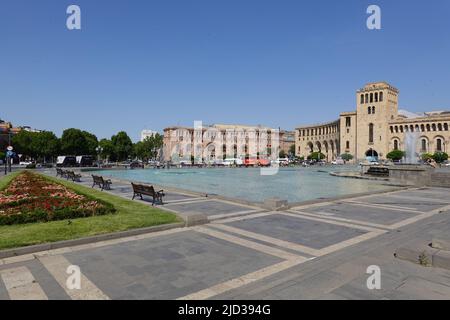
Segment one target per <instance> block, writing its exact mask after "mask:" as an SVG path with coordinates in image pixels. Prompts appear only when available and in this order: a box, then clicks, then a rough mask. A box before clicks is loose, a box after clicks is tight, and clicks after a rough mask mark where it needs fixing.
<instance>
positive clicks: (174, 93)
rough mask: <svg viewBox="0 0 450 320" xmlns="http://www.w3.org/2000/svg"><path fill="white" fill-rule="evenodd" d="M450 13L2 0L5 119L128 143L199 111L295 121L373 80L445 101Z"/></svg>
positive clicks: (410, 5) (325, 4) (404, 99)
mask: <svg viewBox="0 0 450 320" xmlns="http://www.w3.org/2000/svg"><path fill="white" fill-rule="evenodd" d="M70 4H77V5H79V6H80V7H81V10H82V30H81V31H69V30H67V29H66V18H67V14H66V8H67V6H68V5H70ZM370 4H377V5H379V6H380V7H381V9H382V30H379V31H371V30H368V29H367V28H366V19H367V17H368V15H367V14H366V9H367V7H368V6H369V5H370ZM449 17H450V1H448V0H431V1H407V0H396V1H378V0H372V1H365V0H346V1H332V0H327V1H322V0H318V1H299V0H277V1H275V0H270V1H269V0H158V1H157V0H142V1H140V0H130V1H125V0H110V1H106V0H95V1H92V0H71V1H65V0H40V1H32V0H28V1H23V0H14V1H10V0H1V1H0V39H1V42H0V49H1V50H0V118H2V119H5V120H9V121H12V122H13V123H14V124H15V125H30V126H32V127H36V128H40V129H46V130H52V131H54V132H55V133H56V134H58V135H59V134H61V132H62V130H63V129H65V128H68V127H79V128H82V129H85V130H88V131H91V132H93V133H95V134H96V135H97V136H98V137H99V138H103V137H110V136H111V135H112V134H114V133H116V132H117V131H119V130H125V131H127V132H128V133H129V134H130V136H131V137H132V138H133V139H134V140H136V139H137V138H138V136H139V132H140V131H141V130H142V129H144V128H149V129H156V130H162V129H163V128H164V127H166V126H170V125H176V124H181V125H193V121H194V120H202V121H203V122H204V123H209V124H212V123H242V124H264V125H269V126H273V127H282V128H285V129H293V128H295V126H297V125H299V124H306V123H315V122H322V121H327V120H333V119H335V118H337V115H338V114H339V112H342V111H350V110H354V109H355V91H356V90H357V89H358V88H360V87H362V86H363V85H364V84H365V83H367V82H371V81H380V80H386V81H389V82H390V83H392V84H393V85H394V86H396V87H397V88H399V89H400V106H401V107H402V108H407V109H408V110H411V111H426V110H441V109H450V59H449V57H450V18H449Z"/></svg>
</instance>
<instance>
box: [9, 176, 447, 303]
mask: <svg viewBox="0 0 450 320" xmlns="http://www.w3.org/2000/svg"><path fill="white" fill-rule="evenodd" d="M82 183H83V184H86V185H89V183H90V180H89V179H88V178H83V182H82ZM110 192H112V193H115V194H117V195H120V196H125V197H129V198H131V196H132V192H131V188H130V186H129V184H127V183H126V182H120V181H113V190H111V191H110ZM449 195H450V190H449V189H443V188H421V189H418V188H415V189H410V190H399V191H394V192H389V193H385V194H374V195H368V196H362V197H355V198H347V199H345V200H336V201H323V202H321V203H315V204H308V205H303V206H298V207H294V208H290V209H289V210H284V211H276V212H272V211H267V210H264V209H262V208H258V207H256V206H251V205H245V204H240V203H237V202H235V203H233V202H231V201H226V200H221V199H211V198H207V197H204V196H201V195H198V194H191V193H189V192H186V193H182V192H172V191H168V192H167V197H166V199H167V204H165V205H164V206H162V208H164V209H168V210H170V211H173V212H177V213H181V212H194V213H204V214H206V215H207V216H208V218H210V223H208V224H204V225H199V226H194V227H187V228H177V229H170V230H165V231H160V232H154V233H148V234H142V235H138V236H132V237H129V238H121V239H114V240H107V241H103V242H96V243H92V244H85V245H79V246H74V247H68V248H62V249H56V250H50V251H45V252H38V253H34V254H28V255H24V256H19V257H13V258H5V259H3V260H0V299H450V270H446V269H440V268H434V267H423V266H420V265H418V264H414V263H411V262H407V261H403V260H400V259H398V258H395V257H394V252H395V251H396V249H398V248H399V247H400V246H403V245H405V244H408V243H411V242H414V243H417V242H423V243H424V244H425V243H426V244H427V243H429V242H430V241H431V238H432V237H433V236H435V235H438V234H442V233H444V232H446V233H448V230H450V197H449ZM137 201H141V200H137ZM144 201H145V202H149V199H145V200H144ZM70 265H77V266H79V267H80V270H81V273H82V279H81V285H82V286H81V289H80V290H77V289H72V290H71V289H68V288H67V286H66V280H67V277H68V274H67V273H66V270H67V268H68V267H69V266H70ZM370 265H377V266H379V267H380V269H381V289H380V290H369V289H368V288H367V286H366V281H367V278H368V276H369V275H368V274H366V270H367V267H368V266H370Z"/></svg>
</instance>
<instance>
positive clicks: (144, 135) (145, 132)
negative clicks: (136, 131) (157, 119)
mask: <svg viewBox="0 0 450 320" xmlns="http://www.w3.org/2000/svg"><path fill="white" fill-rule="evenodd" d="M157 133H158V132H157V131H153V130H148V129H145V130H142V131H141V141H144V140H145V139H146V138H149V137H153V136H154V135H156V134H157Z"/></svg>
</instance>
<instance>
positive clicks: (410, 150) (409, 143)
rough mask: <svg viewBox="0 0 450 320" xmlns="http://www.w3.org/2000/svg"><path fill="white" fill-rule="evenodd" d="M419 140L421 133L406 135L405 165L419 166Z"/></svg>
mask: <svg viewBox="0 0 450 320" xmlns="http://www.w3.org/2000/svg"><path fill="white" fill-rule="evenodd" d="M418 140H419V132H416V131H414V132H411V131H409V132H406V133H405V164H418V163H419V161H418V154H417V152H416V150H417V141H418Z"/></svg>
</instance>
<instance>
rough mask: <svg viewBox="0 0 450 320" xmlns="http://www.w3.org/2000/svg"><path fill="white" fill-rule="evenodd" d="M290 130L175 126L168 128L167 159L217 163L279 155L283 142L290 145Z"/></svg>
mask: <svg viewBox="0 0 450 320" xmlns="http://www.w3.org/2000/svg"><path fill="white" fill-rule="evenodd" d="M286 133H289V132H287V131H280V130H278V129H273V128H269V127H265V126H261V125H259V126H245V125H233V124H232V125H227V124H215V125H210V126H199V127H182V126H173V127H168V128H165V129H164V137H163V141H164V150H163V154H164V161H171V162H174V163H178V162H180V161H191V159H192V158H194V161H198V162H207V163H210V162H213V161H218V160H223V159H225V158H239V159H242V160H244V159H245V158H260V159H273V158H276V157H278V152H279V150H280V143H281V141H283V148H289V147H290V144H289V140H291V143H294V142H293V139H292V137H291V138H289V137H287V138H285V135H286Z"/></svg>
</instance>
